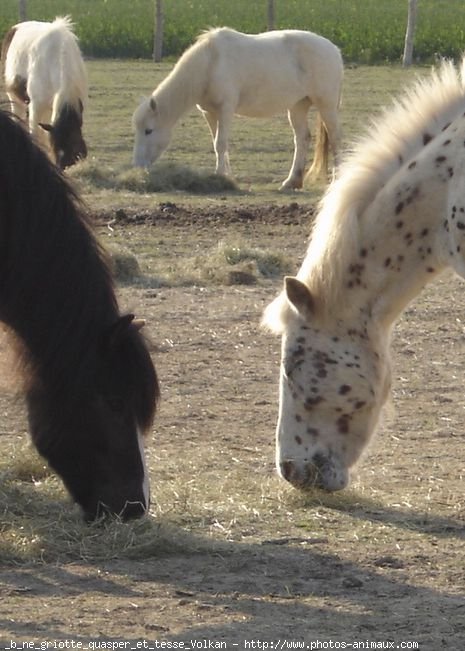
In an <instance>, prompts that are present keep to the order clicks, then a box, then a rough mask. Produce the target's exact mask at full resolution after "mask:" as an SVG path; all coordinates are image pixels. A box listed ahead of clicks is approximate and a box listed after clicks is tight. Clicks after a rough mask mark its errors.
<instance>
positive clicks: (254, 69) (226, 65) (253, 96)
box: [204, 27, 343, 117]
mask: <svg viewBox="0 0 465 651" xmlns="http://www.w3.org/2000/svg"><path fill="white" fill-rule="evenodd" d="M204 39H205V41H206V42H207V43H208V47H209V48H210V50H211V62H212V66H211V68H210V70H211V73H210V85H209V93H210V94H211V95H212V96H213V97H214V95H215V93H216V94H219V93H224V95H225V96H228V95H233V94H236V95H237V97H238V98H239V104H238V106H237V110H236V112H238V113H241V114H243V115H249V116H257V117H259V116H265V115H271V114H273V113H278V112H281V111H282V110H285V109H287V108H289V106H292V105H293V104H295V103H296V102H298V101H299V100H300V99H302V98H304V97H309V98H310V99H311V100H312V101H314V100H315V99H316V98H318V97H320V96H325V95H327V94H328V90H327V88H326V87H327V86H328V84H329V85H330V86H331V88H334V90H331V91H330V92H331V93H333V94H334V95H335V97H336V98H337V100H335V101H338V97H339V91H340V85H341V81H342V74H343V65H342V57H341V54H340V51H339V49H338V48H337V47H336V46H335V45H334V44H333V43H331V41H329V40H328V39H326V38H324V37H322V36H319V35H318V34H314V33H312V32H305V31H300V30H280V31H271V32H265V33H263V34H243V33H241V32H236V31H235V30H232V29H229V28H224V27H223V28H219V29H216V30H212V31H211V32H209V33H208V34H207V35H205V37H204Z"/></svg>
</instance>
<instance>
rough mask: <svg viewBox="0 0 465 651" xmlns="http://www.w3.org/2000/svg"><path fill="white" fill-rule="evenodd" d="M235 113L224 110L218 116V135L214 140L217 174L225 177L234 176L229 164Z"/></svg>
mask: <svg viewBox="0 0 465 651" xmlns="http://www.w3.org/2000/svg"><path fill="white" fill-rule="evenodd" d="M233 115H234V111H231V110H229V109H222V110H221V111H220V113H219V114H218V124H217V128H216V134H215V137H214V140H213V146H214V148H215V154H216V169H215V172H216V174H222V175H223V176H232V173H231V165H230V164H229V152H228V142H229V131H230V129H231V122H232V118H233Z"/></svg>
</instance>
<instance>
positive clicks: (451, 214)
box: [264, 63, 465, 490]
mask: <svg viewBox="0 0 465 651" xmlns="http://www.w3.org/2000/svg"><path fill="white" fill-rule="evenodd" d="M464 71H465V64H464V63H462V68H461V70H460V71H459V72H458V71H456V69H455V68H454V66H453V64H452V63H443V64H442V66H441V68H440V70H439V72H437V73H434V74H433V75H432V76H431V78H430V79H428V80H427V81H424V82H418V83H417V84H416V85H415V86H414V87H413V88H412V89H411V90H410V91H409V92H407V93H406V94H405V96H404V97H403V99H401V100H400V101H399V102H398V103H397V104H395V105H394V107H393V108H392V109H391V110H389V111H388V112H387V113H386V114H385V115H384V117H383V118H382V119H380V120H379V121H378V122H377V123H376V124H375V125H374V126H373V127H372V129H371V131H370V133H369V135H368V136H367V137H366V139H365V140H364V141H362V142H361V143H360V144H359V145H358V146H357V147H356V148H355V151H354V153H353V154H352V155H351V156H349V158H348V159H347V161H346V162H345V163H344V164H343V165H342V168H341V170H340V176H339V178H338V179H337V180H336V181H335V182H334V184H333V185H332V187H330V188H329V190H328V192H327V194H326V196H325V198H324V199H323V203H322V206H321V209H320V212H319V214H318V216H317V218H316V222H315V225H314V229H313V232H312V235H311V239H310V244H309V247H308V251H307V255H306V257H305V259H304V262H303V264H302V266H301V268H300V270H299V272H298V274H297V277H295V278H294V277H289V278H286V280H285V286H284V291H283V293H282V294H281V296H280V297H278V298H277V299H276V300H275V301H274V302H273V303H272V304H271V305H270V306H269V307H268V309H267V310H266V313H265V318H264V322H265V324H266V325H267V326H268V327H269V328H270V329H272V330H273V331H275V332H277V333H281V335H282V365H281V378H280V405H279V415H278V425H277V444H276V457H277V466H278V471H279V472H280V474H281V475H282V476H283V477H284V479H286V480H287V481H289V482H290V483H291V484H293V485H294V486H297V487H308V486H312V485H317V486H321V487H323V488H325V489H327V490H338V489H341V488H344V487H345V486H346V485H347V484H348V482H349V479H350V469H351V467H352V466H353V465H354V464H355V463H356V462H357V460H358V459H359V458H360V455H361V454H362V452H363V450H364V449H365V448H366V446H367V444H368V442H369V440H370V438H371V437H372V435H373V433H374V431H375V429H376V426H377V422H378V418H379V414H380V410H381V408H382V406H383V404H384V402H385V401H386V399H387V396H388V394H389V389H390V384H391V372H390V356H389V346H390V336H391V329H392V327H393V324H394V322H395V320H396V318H397V317H398V316H399V315H400V313H401V312H402V310H403V309H404V308H405V306H406V305H407V304H408V303H409V302H410V301H411V300H412V299H413V298H414V297H415V296H416V295H417V294H418V293H419V292H420V291H421V289H422V288H423V287H424V286H425V285H426V284H427V283H429V282H431V281H432V280H433V279H434V278H436V277H437V276H438V274H440V273H441V272H442V271H443V270H444V269H446V268H452V269H453V270H454V271H455V272H456V273H457V274H459V275H460V276H461V277H462V278H465V146H464V145H465V78H464Z"/></svg>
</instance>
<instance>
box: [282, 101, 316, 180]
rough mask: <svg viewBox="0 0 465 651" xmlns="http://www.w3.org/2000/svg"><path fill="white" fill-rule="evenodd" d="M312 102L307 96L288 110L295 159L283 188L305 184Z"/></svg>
mask: <svg viewBox="0 0 465 651" xmlns="http://www.w3.org/2000/svg"><path fill="white" fill-rule="evenodd" d="M310 104H311V102H310V100H309V99H308V98H307V97H306V98H304V99H302V100H300V102H297V104H295V105H294V106H293V107H292V108H291V109H289V111H288V112H287V115H288V118H289V123H290V125H291V127H292V130H293V131H294V159H293V161H292V166H291V170H290V172H289V176H288V177H287V179H286V180H285V181H284V182H283V184H282V185H281V190H291V189H297V188H301V187H302V186H303V182H304V171H305V164H306V162H307V155H308V149H309V146H310V129H309V128H308V121H307V115H308V109H309V108H310Z"/></svg>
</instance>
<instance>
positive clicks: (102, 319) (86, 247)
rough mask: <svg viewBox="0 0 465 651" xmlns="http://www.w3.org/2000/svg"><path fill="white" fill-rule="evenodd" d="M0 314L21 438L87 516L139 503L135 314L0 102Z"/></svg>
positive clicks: (144, 402) (143, 352) (142, 350)
mask: <svg viewBox="0 0 465 651" xmlns="http://www.w3.org/2000/svg"><path fill="white" fill-rule="evenodd" d="M0 320H1V321H2V322H3V323H5V324H6V325H7V326H8V328H9V330H11V331H12V333H13V334H14V335H15V339H16V340H17V341H18V342H19V346H18V351H19V354H20V357H21V361H22V362H23V363H22V365H21V368H22V369H23V371H24V377H25V395H26V404H27V408H28V415H29V424H30V432H31V436H32V440H33V442H34V444H35V446H36V447H37V450H38V451H39V453H40V454H41V455H43V456H44V457H45V458H46V459H47V461H48V463H49V464H50V466H51V467H52V468H53V469H54V470H55V471H56V472H57V473H58V474H59V475H60V476H61V478H62V479H63V482H64V484H65V486H66V487H67V489H68V490H69V492H70V493H71V495H72V497H73V499H74V500H75V501H76V502H77V503H78V504H80V506H81V507H82V508H83V510H84V513H85V515H86V517H88V518H94V517H96V516H98V515H100V514H101V513H105V512H110V513H116V514H119V515H121V517H123V518H129V517H137V516H139V515H142V514H143V513H145V511H146V510H147V508H148V506H149V490H148V477H147V471H146V468H145V462H144V449H143V448H144V443H143V435H144V434H146V433H147V432H149V431H150V428H151V425H152V421H153V417H154V413H155V407H156V401H157V398H158V396H159V389H158V382H157V376H156V372H155V369H154V366H153V364H152V361H151V358H150V355H149V352H148V350H147V346H146V343H145V341H144V339H143V338H142V336H141V333H140V327H141V325H143V322H141V321H137V320H136V319H134V316H133V315H125V316H122V315H120V313H119V310H118V304H117V300H116V297H115V291H114V286H113V281H112V278H111V275H110V272H109V270H108V266H107V264H106V259H105V255H104V253H103V251H102V249H101V248H100V246H99V244H98V242H97V240H96V238H95V236H94V234H93V232H92V229H91V227H90V225H89V222H88V220H87V218H86V216H85V214H84V211H83V208H82V206H81V205H80V203H79V201H78V199H77V197H76V195H75V194H74V192H73V190H72V189H71V187H70V186H69V184H68V183H67V182H66V181H65V180H64V179H63V177H62V175H61V174H60V172H59V171H58V170H57V169H56V167H55V166H54V165H53V164H52V163H51V162H50V161H49V159H48V158H47V156H46V155H45V154H44V153H43V151H42V150H41V149H40V148H39V147H37V146H36V145H35V144H34V143H33V142H32V140H31V138H30V136H29V134H28V133H27V132H26V130H25V129H24V128H23V127H22V126H21V124H20V123H19V121H18V120H17V119H15V118H13V117H11V116H9V115H7V114H6V113H4V112H1V111H0Z"/></svg>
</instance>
